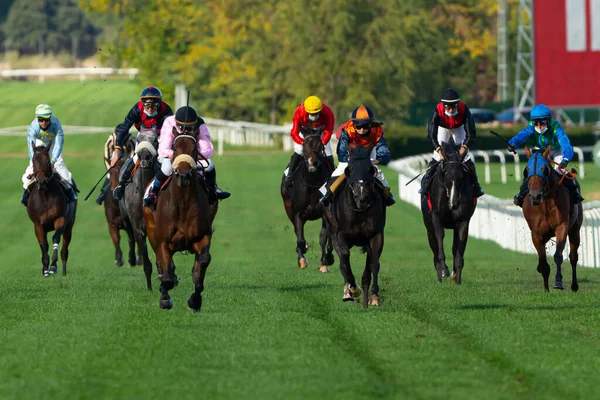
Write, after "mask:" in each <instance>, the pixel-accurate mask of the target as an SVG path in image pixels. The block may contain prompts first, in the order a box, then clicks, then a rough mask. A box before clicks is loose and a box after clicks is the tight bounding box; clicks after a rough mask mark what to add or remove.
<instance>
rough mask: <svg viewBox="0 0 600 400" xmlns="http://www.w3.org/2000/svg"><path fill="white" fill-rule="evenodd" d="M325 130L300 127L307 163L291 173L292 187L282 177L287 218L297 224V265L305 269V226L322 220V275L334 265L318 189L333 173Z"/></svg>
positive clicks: (320, 238) (282, 195)
mask: <svg viewBox="0 0 600 400" xmlns="http://www.w3.org/2000/svg"><path fill="white" fill-rule="evenodd" d="M324 128H325V127H324V126H322V127H320V128H310V127H303V126H301V127H300V132H302V134H303V135H304V142H303V143H302V152H303V155H304V162H303V163H302V164H301V165H300V166H299V167H298V168H296V170H295V171H288V174H292V175H293V176H291V177H290V178H291V185H289V186H286V184H285V175H284V176H283V177H282V178H281V189H280V191H281V197H282V198H283V205H284V207H285V212H286V213H287V216H288V218H289V219H290V221H291V222H292V224H293V225H294V232H295V233H296V253H298V266H299V267H300V268H302V269H304V268H306V267H307V266H308V261H306V257H304V254H305V253H306V251H307V250H308V243H307V242H306V239H305V238H304V224H306V221H314V220H318V219H320V220H321V234H320V235H319V243H320V245H321V267H320V268H319V269H320V271H321V272H329V265H332V264H333V262H334V259H333V244H332V241H331V240H330V239H329V235H328V232H327V222H326V221H325V219H324V218H323V205H322V204H321V203H319V199H320V198H321V196H322V193H321V192H320V191H319V188H320V187H321V186H323V184H324V183H325V182H327V179H329V176H330V175H331V173H332V172H333V171H330V170H329V167H328V165H327V159H326V157H325V147H324V145H323V143H322V142H321V133H322V132H323V129H324Z"/></svg>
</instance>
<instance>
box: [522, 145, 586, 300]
mask: <svg viewBox="0 0 600 400" xmlns="http://www.w3.org/2000/svg"><path fill="white" fill-rule="evenodd" d="M549 153H550V147H547V148H546V151H544V153H540V152H539V151H537V152H532V151H531V150H529V148H528V147H525V154H526V155H527V158H528V159H529V160H528V162H527V168H526V169H525V172H526V173H527V176H528V188H529V194H528V196H527V197H528V200H527V199H526V200H525V201H524V202H523V215H524V216H525V219H526V220H527V225H529V229H531V239H532V240H533V245H534V246H535V249H536V250H537V253H538V266H537V270H538V272H539V273H540V274H542V277H543V278H544V289H545V290H546V291H548V290H549V289H548V277H549V276H550V265H549V264H548V261H547V259H546V243H547V242H548V241H549V240H550V239H551V238H552V237H556V251H555V252H554V263H555V264H556V277H555V282H554V288H555V289H564V286H563V282H562V268H561V267H562V263H563V251H564V249H565V246H566V243H567V236H568V237H569V247H570V248H569V261H570V262H571V269H572V272H573V279H572V281H571V290H573V291H574V292H575V291H577V290H578V289H579V284H578V283H577V261H578V260H579V256H578V254H577V249H578V248H579V244H580V236H579V231H580V229H581V224H582V223H583V206H582V205H581V203H578V204H572V202H571V196H570V195H569V192H568V189H567V188H566V187H564V186H563V185H562V183H561V177H559V175H558V174H557V173H555V172H554V171H553V168H552V166H551V164H550V161H549V160H548V154H549ZM563 179H564V178H563Z"/></svg>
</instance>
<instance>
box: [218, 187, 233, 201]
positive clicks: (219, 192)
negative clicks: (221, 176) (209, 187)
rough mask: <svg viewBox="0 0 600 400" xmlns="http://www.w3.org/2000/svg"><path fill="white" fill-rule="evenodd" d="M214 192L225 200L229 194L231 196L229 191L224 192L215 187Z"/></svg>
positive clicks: (220, 198)
mask: <svg viewBox="0 0 600 400" xmlns="http://www.w3.org/2000/svg"><path fill="white" fill-rule="evenodd" d="M215 193H216V194H217V198H218V199H219V200H225V199H226V198H228V197H229V196H231V193H229V192H225V191H223V190H221V189H219V188H217V189H215Z"/></svg>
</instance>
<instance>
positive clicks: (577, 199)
mask: <svg viewBox="0 0 600 400" xmlns="http://www.w3.org/2000/svg"><path fill="white" fill-rule="evenodd" d="M579 188H580V186H579V182H577V179H573V180H570V192H571V195H572V198H573V204H579V203H581V202H582V201H583V200H585V199H584V198H583V196H582V195H581V192H580V190H579Z"/></svg>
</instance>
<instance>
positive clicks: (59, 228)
mask: <svg viewBox="0 0 600 400" xmlns="http://www.w3.org/2000/svg"><path fill="white" fill-rule="evenodd" d="M65 222H66V221H65V217H60V218H57V219H56V220H55V221H54V235H52V262H51V263H50V268H48V272H49V273H51V274H55V273H56V272H57V271H58V266H57V263H58V246H59V245H60V238H61V236H62V235H63V233H64V231H65ZM63 275H64V274H63Z"/></svg>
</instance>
